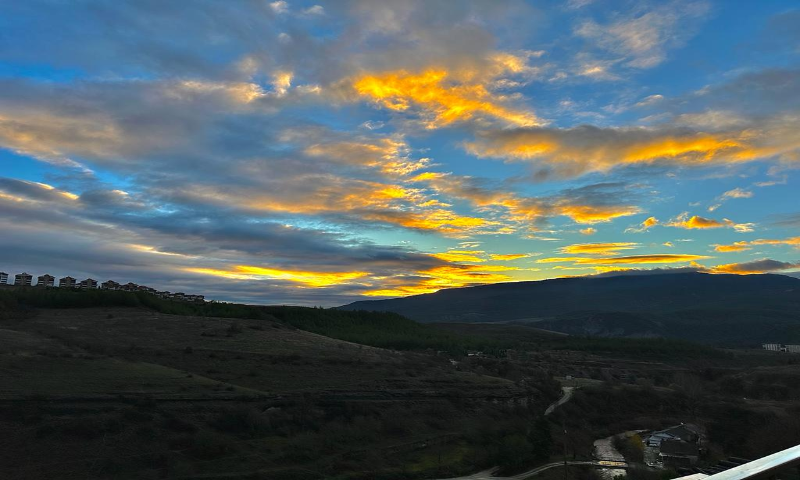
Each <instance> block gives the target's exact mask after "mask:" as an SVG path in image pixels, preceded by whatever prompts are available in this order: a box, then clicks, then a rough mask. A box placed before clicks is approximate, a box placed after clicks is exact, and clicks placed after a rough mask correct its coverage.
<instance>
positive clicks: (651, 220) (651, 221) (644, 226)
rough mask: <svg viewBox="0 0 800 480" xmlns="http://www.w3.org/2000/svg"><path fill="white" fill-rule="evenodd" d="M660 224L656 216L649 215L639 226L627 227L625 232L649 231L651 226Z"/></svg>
mask: <svg viewBox="0 0 800 480" xmlns="http://www.w3.org/2000/svg"><path fill="white" fill-rule="evenodd" d="M658 224H659V221H658V219H657V218H656V217H647V218H645V219H644V220H643V221H642V223H641V224H640V225H639V226H638V227H628V228H626V229H625V233H642V232H646V231H648V230H649V229H650V228H651V227H654V226H656V225H658Z"/></svg>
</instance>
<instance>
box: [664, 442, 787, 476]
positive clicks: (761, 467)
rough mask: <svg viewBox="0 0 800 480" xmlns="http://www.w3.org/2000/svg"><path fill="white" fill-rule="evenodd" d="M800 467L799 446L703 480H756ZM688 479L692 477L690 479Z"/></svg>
mask: <svg viewBox="0 0 800 480" xmlns="http://www.w3.org/2000/svg"><path fill="white" fill-rule="evenodd" d="M798 465H800V445H796V446H794V447H791V448H787V449H786V450H782V451H780V452H778V453H773V454H772V455H767V456H766V457H763V458H759V459H758V460H753V461H752V462H748V463H745V464H744V465H739V466H738V467H733V468H731V469H729V470H725V471H724V472H719V473H715V474H714V475H709V476H706V477H705V478H704V479H703V480H744V479H757V478H763V477H767V476H770V475H774V474H776V473H777V472H778V471H780V470H783V469H786V468H791V467H794V466H798ZM689 477H692V478H691V479H690V478H689ZM696 478H698V475H689V476H687V477H681V479H685V480H694V479H696ZM681 479H676V480H681Z"/></svg>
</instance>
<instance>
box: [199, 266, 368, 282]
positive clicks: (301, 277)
mask: <svg viewBox="0 0 800 480" xmlns="http://www.w3.org/2000/svg"><path fill="white" fill-rule="evenodd" d="M186 271H187V272H193V273H200V274H205V275H214V276H219V277H225V278H233V279H248V278H250V279H252V278H259V277H264V278H268V279H277V280H288V281H290V282H296V283H300V284H302V285H304V286H306V287H315V288H320V287H329V286H332V285H342V284H348V283H352V282H353V281H354V280H357V279H361V278H364V277H366V276H367V275H369V272H316V271H305V270H282V269H278V268H265V267H258V266H252V265H237V266H235V267H233V268H232V269H231V270H217V269H212V268H196V267H189V268H186Z"/></svg>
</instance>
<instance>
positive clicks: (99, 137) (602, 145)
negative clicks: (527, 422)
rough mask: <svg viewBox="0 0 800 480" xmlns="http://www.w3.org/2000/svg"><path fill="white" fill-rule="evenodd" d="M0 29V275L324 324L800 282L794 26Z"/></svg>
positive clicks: (238, 9) (645, 23)
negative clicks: (542, 296) (297, 315)
mask: <svg viewBox="0 0 800 480" xmlns="http://www.w3.org/2000/svg"><path fill="white" fill-rule="evenodd" d="M0 13H2V15H0V32H2V33H0V84H2V85H0V166H1V167H2V170H0V227H2V231H3V235H2V237H1V238H0V247H2V248H1V249H0V251H1V252H3V253H1V254H0V269H2V270H4V271H8V272H10V273H16V272H17V270H19V271H22V270H28V271H31V272H32V273H37V274H41V273H51V274H54V275H66V274H71V275H73V276H93V277H95V278H99V279H101V280H105V279H108V278H111V279H115V280H118V281H126V282H127V281H134V282H138V283H143V284H147V285H150V286H153V287H155V288H159V289H168V290H172V291H177V290H183V291H189V292H196V293H206V294H207V295H208V296H209V297H211V298H217V299H221V300H233V301H243V302H250V303H297V304H310V305H337V304H341V303H345V302H348V301H351V300H354V299H359V298H364V297H375V298H381V297H394V296H402V295H410V294H416V293H426V292H432V291H435V290H437V289H440V288H446V287H456V286H465V285H474V284H482V283H492V282H502V281H516V280H536V279H545V278H553V277H558V276H565V275H589V274H596V273H605V272H608V271H616V270H626V269H635V270H645V269H653V268H658V269H662V270H663V269H679V270H680V271H683V270H687V269H691V270H697V271H704V272H709V273H737V274H751V273H764V272H772V273H788V274H796V273H797V272H798V271H799V270H800V251H799V250H798V249H800V232H798V230H800V202H798V200H797V193H796V192H797V183H798V181H800V180H798V171H797V167H798V165H800V151H799V149H800V136H798V135H797V131H798V127H800V62H799V61H798V60H799V59H798V55H800V34H798V30H797V28H796V26H797V25H798V24H799V23H800V10H798V9H797V8H796V2H791V1H763V2H722V1H716V2H715V1H668V2H641V1H611V0H570V1H567V2H556V1H551V2H523V1H493V2H471V3H463V4H461V3H456V2H450V1H421V0H420V1H410V0H409V1H404V0H398V1H391V2H389V1H386V2H380V1H341V2H331V3H316V2H289V1H263V0H247V1H241V2H223V3H221V2H216V1H198V2H193V3H192V4H191V8H188V7H187V5H186V4H184V3H181V2H160V1H135V2H134V1H131V2H128V1H123V0H114V1H100V0H94V1H89V0H87V1H83V2H74V3H73V2H60V1H46V0H41V1H39V0H33V1H28V2H2V1H0Z"/></svg>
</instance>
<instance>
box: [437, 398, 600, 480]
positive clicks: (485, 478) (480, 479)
mask: <svg viewBox="0 0 800 480" xmlns="http://www.w3.org/2000/svg"><path fill="white" fill-rule="evenodd" d="M561 391H562V392H563V394H562V395H561V398H559V399H558V400H557V401H555V402H553V403H551V404H550V406H549V407H547V410H545V411H544V414H545V416H547V415H550V414H551V413H553V412H554V411H555V409H556V408H558V407H559V406H561V405H563V404H565V403H567V402H568V401H569V399H570V398H572V392H574V391H575V387H561ZM567 465H597V466H600V464H599V463H598V462H588V461H572V462H567ZM563 466H564V462H553V463H548V464H546V465H539V466H538V467H536V468H534V469H531V470H528V471H526V472H522V473H518V474H516V475H512V476H510V477H496V476H494V475H493V474H494V473H495V472H496V471H497V470H498V468H500V467H494V468H490V469H488V470H484V471H482V472H478V473H473V474H472V475H467V476H465V477H455V478H442V479H437V480H523V479H525V478H528V477H530V476H531V475H536V474H537V473H540V472H543V471H545V470H549V469H551V468H556V467H563Z"/></svg>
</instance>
